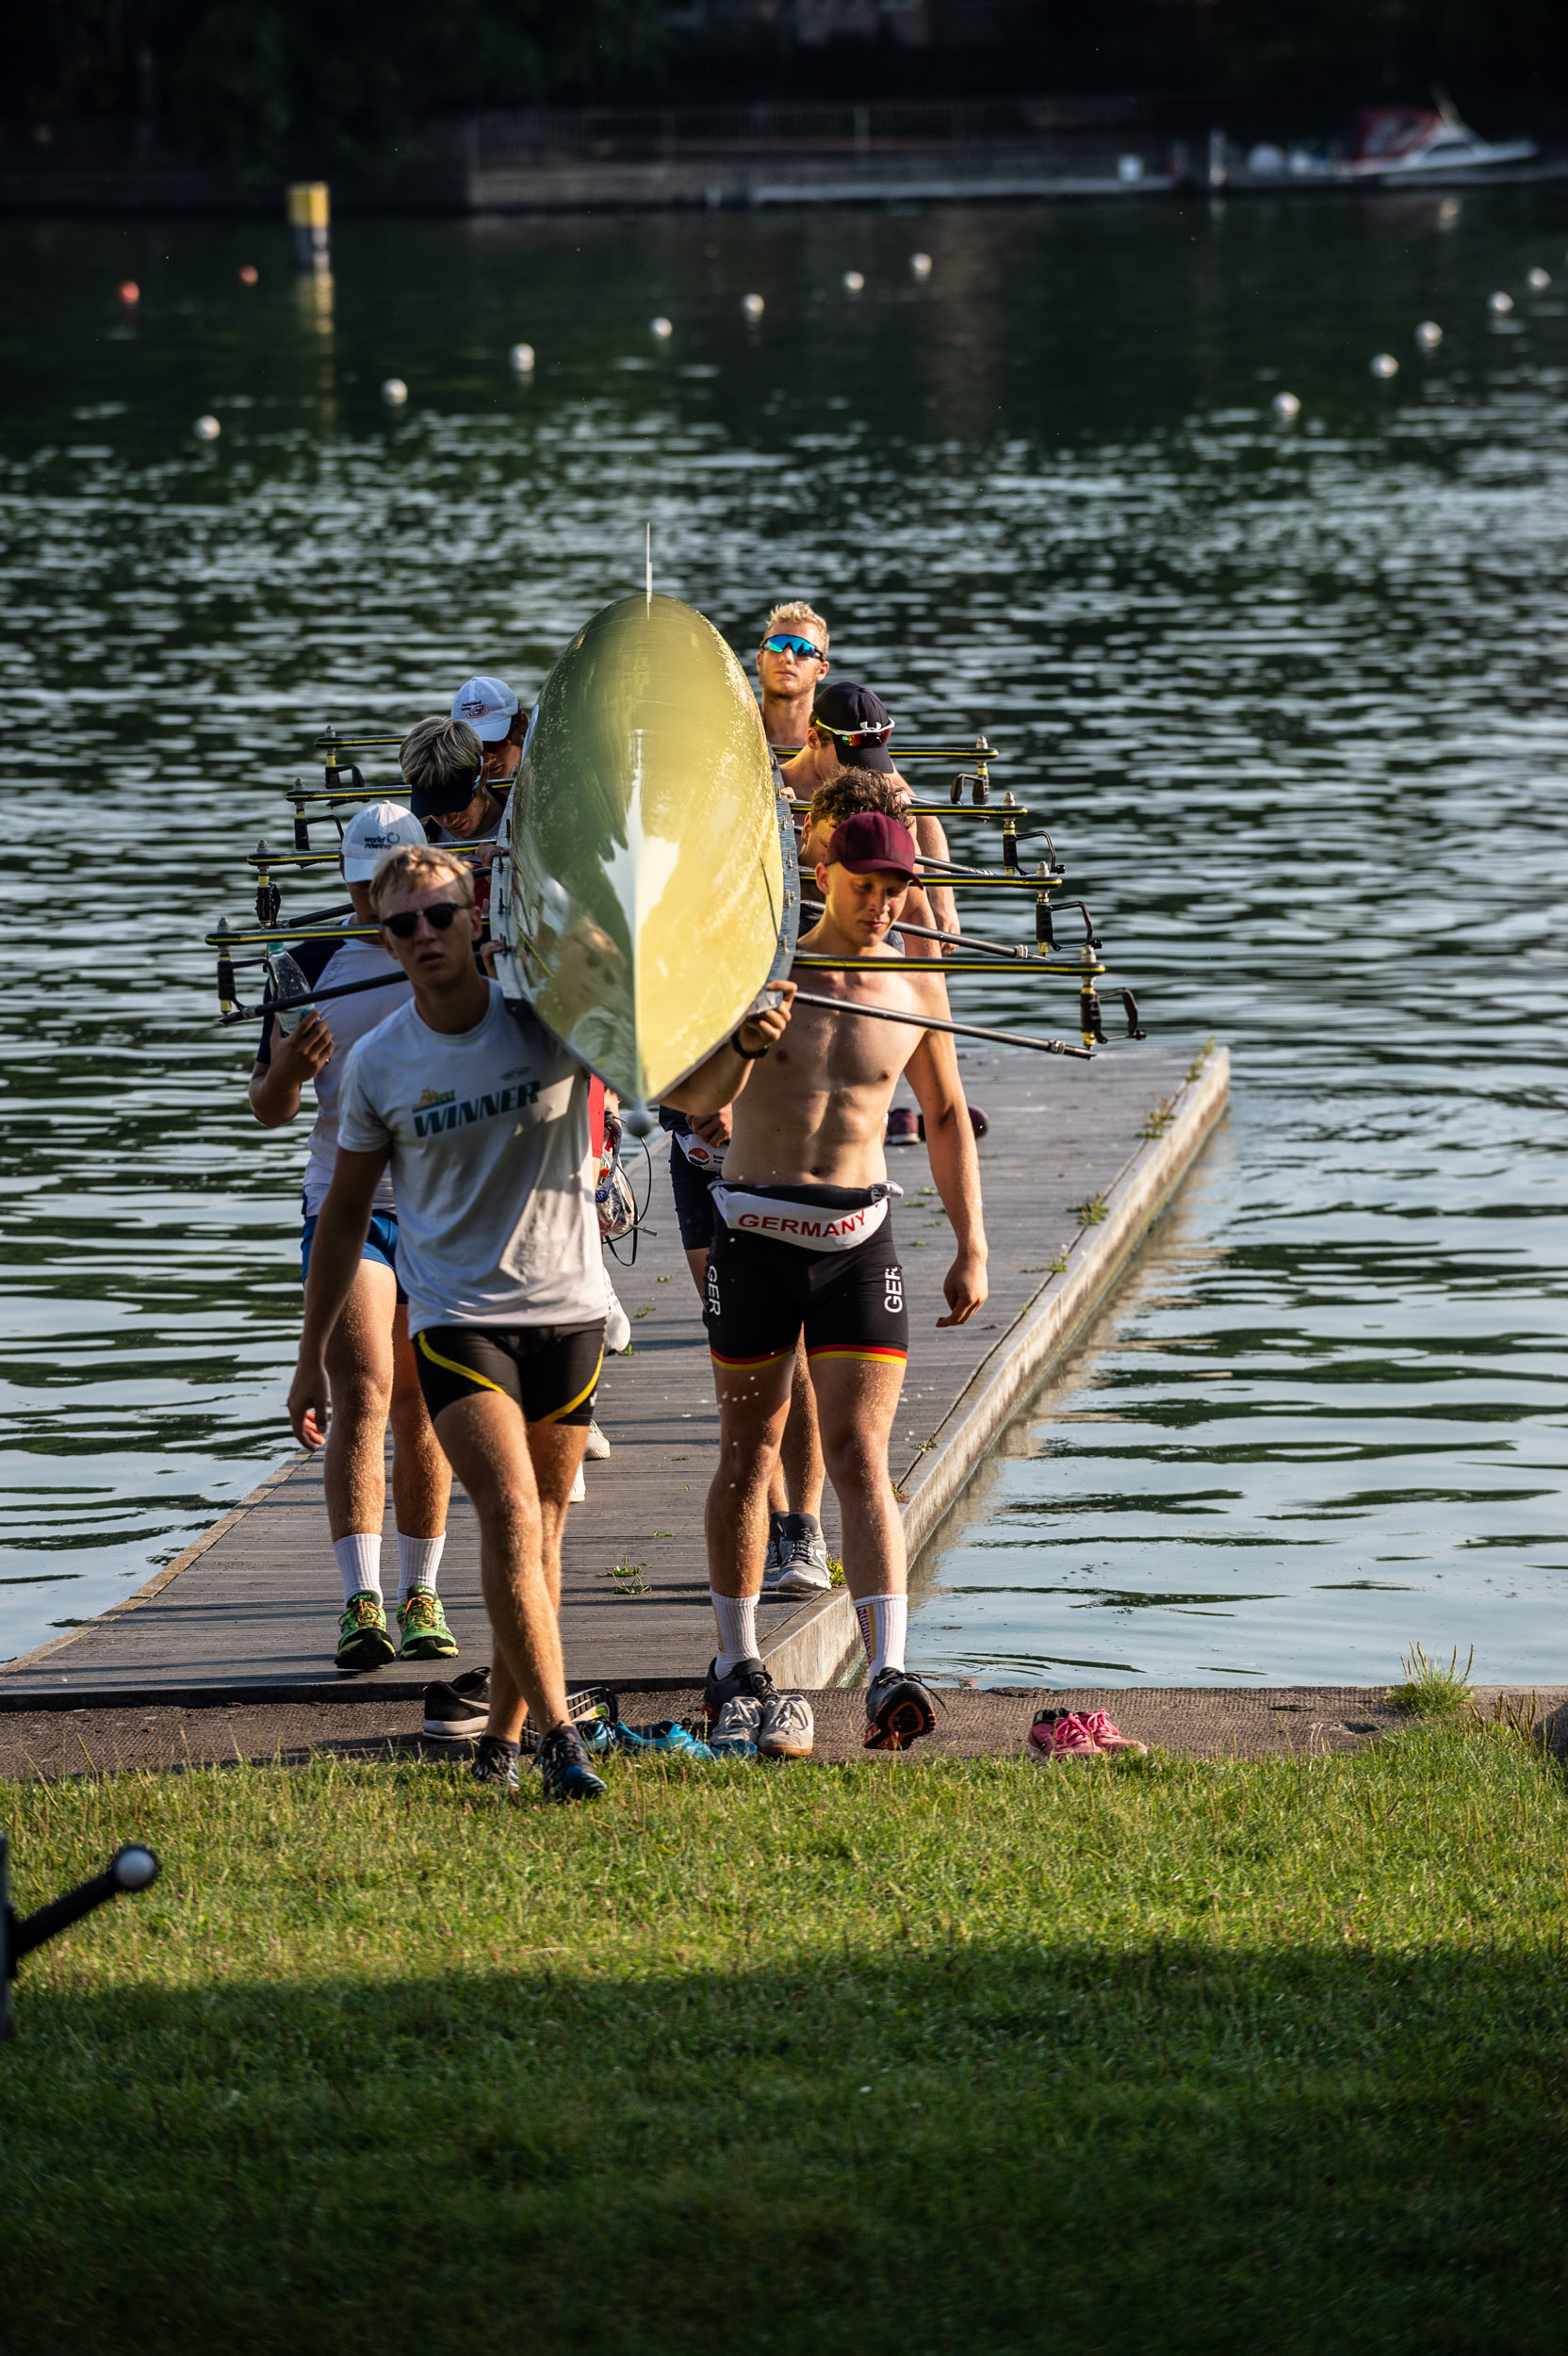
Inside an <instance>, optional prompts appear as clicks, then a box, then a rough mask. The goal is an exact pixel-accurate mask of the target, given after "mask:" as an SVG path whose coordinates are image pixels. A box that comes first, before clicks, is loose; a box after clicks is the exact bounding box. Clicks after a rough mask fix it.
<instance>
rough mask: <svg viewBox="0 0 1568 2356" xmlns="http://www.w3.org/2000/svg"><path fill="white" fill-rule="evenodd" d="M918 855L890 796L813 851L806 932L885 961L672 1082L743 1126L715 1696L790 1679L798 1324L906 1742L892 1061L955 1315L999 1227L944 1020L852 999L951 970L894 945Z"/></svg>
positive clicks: (860, 1585) (929, 1710)
mask: <svg viewBox="0 0 1568 2356" xmlns="http://www.w3.org/2000/svg"><path fill="white" fill-rule="evenodd" d="M915 875H916V852H915V845H914V842H913V840H912V838H911V836H910V835H909V832H908V830H907V827H905V826H901V825H900V824H899V823H898V822H897V821H896V820H895V819H891V818H889V817H887V816H886V815H884V814H883V813H882V812H880V811H867V812H864V813H861V814H859V815H857V816H855V817H852V818H849V819H846V820H845V821H844V823H843V824H842V825H841V826H839V827H838V828H837V829H836V830H835V832H834V834H833V836H832V839H831V840H830V842H829V843H828V845H827V856H826V858H825V859H824V860H823V861H822V863H821V864H820V865H819V866H818V868H817V886H818V892H819V894H820V896H821V897H822V899H823V901H824V903H825V913H824V915H823V917H822V919H821V922H820V923H819V924H816V925H815V926H814V927H813V929H812V930H811V931H810V932H809V933H808V934H807V935H806V936H805V938H804V939H803V940H802V941H801V943H800V946H801V949H802V950H803V951H806V952H815V953H816V954H818V955H821V956H825V957H873V958H874V959H876V960H877V961H878V962H879V963H880V962H884V961H885V962H886V964H887V967H888V972H887V973H886V975H885V976H884V975H883V974H881V973H844V974H832V973H817V972H813V973H812V974H811V983H812V986H813V989H814V990H816V991H818V992H820V994H822V995H824V996H827V997H832V998H835V999H837V1000H839V1001H840V1002H841V1005H842V1006H843V1007H844V1008H845V1010H846V1011H845V1012H843V1013H841V1014H831V1015H830V1014H827V1013H826V1012H825V1011H823V1010H821V1009H819V1008H817V1007H815V1006H811V1007H802V1008H800V1009H799V1010H798V1011H794V1010H793V1009H792V1000H793V996H794V988H795V986H794V985H793V984H792V983H786V984H785V985H783V987H782V990H781V992H780V996H781V999H782V1002H783V1003H782V1004H781V1005H780V1006H778V1007H776V1008H770V1009H769V1010H768V1011H767V1012H765V1013H763V1014H761V1015H759V1016H754V1017H748V1019H747V1020H746V1021H745V1022H743V1023H742V1024H741V1025H740V1027H739V1029H738V1030H737V1031H736V1032H735V1034H734V1037H733V1038H732V1039H730V1040H729V1041H728V1043H727V1045H725V1046H723V1047H721V1048H720V1049H718V1051H717V1052H716V1053H715V1054H714V1055H711V1056H710V1057H709V1059H708V1061H707V1062H706V1063H705V1064H703V1065H701V1066H699V1068H698V1069H697V1071H696V1072H694V1073H693V1074H692V1075H691V1077H690V1078H689V1079H687V1080H686V1081H685V1082H683V1083H682V1085H681V1086H680V1088H677V1089H673V1090H672V1091H671V1096H672V1099H673V1100H674V1101H675V1102H676V1103H677V1104H680V1105H681V1106H682V1108H683V1109H684V1110H685V1111H686V1112H687V1113H689V1114H693V1115H697V1116H701V1115H705V1114H707V1113H709V1112H710V1111H711V1110H714V1109H716V1108H717V1107H718V1105H720V1104H725V1103H728V1104H732V1106H733V1121H734V1137H733V1139H732V1142H731V1144H730V1148H729V1152H728V1154H727V1158H726V1162H725V1174H724V1179H723V1182H722V1184H721V1185H720V1186H717V1187H715V1189H714V1191H713V1203H714V1208H715V1211H716V1213H717V1217H716V1219H715V1221H714V1228H713V1244H712V1250H711V1254H710V1257H709V1263H708V1286H709V1292H708V1301H709V1311H708V1338H709V1348H710V1350H711V1355H712V1360H713V1379H714V1387H715V1389H716V1391H717V1394H718V1401H719V1426H720V1451H721V1452H720V1462H719V1467H718V1470H717V1472H716V1473H715V1475H714V1478H713V1484H712V1487H711V1490H710V1492H709V1498H708V1511H707V1535H708V1562H709V1581H710V1590H711V1595H712V1601H713V1610H714V1615H715V1617H716V1619H717V1621H718V1625H719V1636H720V1649H719V1651H718V1653H717V1655H716V1656H715V1658H714V1661H713V1662H712V1665H711V1668H710V1670H709V1672H708V1678H707V1683H706V1687H705V1691H704V1696H703V1699H704V1708H705V1710H707V1711H708V1713H709V1715H710V1716H711V1718H713V1719H715V1720H717V1719H720V1718H721V1717H722V1715H723V1713H724V1711H725V1710H726V1709H727V1708H730V1709H731V1719H730V1724H731V1725H732V1726H733V1725H736V1723H737V1721H738V1720H739V1719H740V1718H742V1716H743V1714H745V1713H748V1712H749V1711H750V1710H755V1713H756V1717H757V1720H758V1721H759V1722H760V1723H761V1724H762V1725H766V1724H767V1723H768V1721H769V1719H770V1716H771V1717H773V1718H774V1719H775V1720H777V1718H778V1717H779V1715H780V1714H781V1712H782V1711H783V1710H785V1709H786V1708H787V1706H788V1705H789V1704H791V1703H793V1704H794V1705H795V1707H796V1709H797V1710H801V1711H804V1710H806V1705H805V1703H804V1702H803V1701H802V1700H801V1698H800V1697H799V1696H798V1695H780V1694H778V1693H776V1691H775V1688H774V1684H773V1680H772V1678H771V1677H769V1675H768V1672H767V1670H766V1669H765V1668H764V1667H763V1665H762V1662H761V1661H760V1659H759V1658H758V1654H757V1598H758V1593H759V1590H760V1586H761V1574H762V1550H763V1542H764V1533H765V1530H766V1520H765V1513H766V1499H767V1484H768V1475H769V1472H770V1470H771V1468H772V1464H773V1460H774V1457H775V1455H776V1452H777V1448H778V1442H779V1435H780V1433H781V1432H782V1431H783V1426H784V1417H785V1414H786V1412H787V1409H788V1404H789V1387H790V1369H791V1366H792V1363H793V1359H794V1352H795V1344H796V1340H797V1337H799V1336H800V1335H801V1334H802V1333H804V1337H805V1343H806V1350H807V1355H808V1358H809V1362H810V1367H811V1378H812V1382H813V1383H814V1385H815V1388H816V1394H817V1406H818V1414H819V1417H820V1420H821V1426H822V1435H823V1447H824V1450H825V1454H826V1458H827V1469H828V1475H829V1478H830V1479H831V1481H832V1482H833V1486H834V1488H835V1490H836V1491H837V1493H838V1497H839V1504H840V1509H841V1513H842V1518H843V1560H844V1576H845V1579H846V1580H847V1583H848V1586H849V1592H850V1595H851V1596H852V1597H853V1599H854V1602H855V1607H856V1612H857V1614H858V1619H859V1623H860V1633H861V1637H862V1640H863V1642H864V1644H865V1647H866V1657H867V1669H868V1684H867V1689H866V1722H867V1723H866V1737H865V1739H866V1744H867V1747H868V1748H870V1749H874V1750H897V1749H902V1748H904V1747H905V1746H906V1745H907V1743H909V1742H913V1741H915V1740H916V1739H917V1737H919V1736H920V1735H923V1734H927V1733H929V1732H930V1730H931V1727H932V1726H933V1725H934V1724H935V1722H936V1721H935V1711H934V1708H933V1704H932V1699H931V1696H930V1694H929V1693H928V1692H927V1690H926V1688H925V1687H924V1685H923V1684H922V1682H921V1681H920V1679H919V1678H918V1677H911V1676H910V1675H909V1673H908V1671H907V1668H906V1666H905V1661H904V1651H905V1634H906V1627H907V1617H908V1599H907V1562H906V1555H905V1546H904V1527H903V1524H902V1522H901V1520H900V1518H899V1513H898V1507H897V1504H896V1502H895V1500H894V1497H893V1489H892V1481H891V1478H890V1473H889V1469H888V1443H889V1438H890V1433H891V1431H892V1423H893V1417H894V1415H895V1414H896V1413H897V1409H898V1400H899V1395H900V1392H901V1390H902V1388H903V1383H904V1366H905V1360H906V1357H907V1349H908V1317H907V1311H906V1308H905V1302H904V1279H903V1272H902V1270H901V1268H900V1267H899V1264H898V1258H897V1254H896V1252H895V1251H894V1249H893V1241H892V1232H891V1223H890V1196H891V1194H892V1193H893V1192H894V1191H895V1190H894V1189H892V1188H890V1186H889V1184H888V1177H887V1165H886V1162H885V1161H884V1158H883V1153H882V1124H883V1118H884V1115H885V1114H886V1111H887V1108H888V1104H889V1100H890V1097H891V1095H892V1092H893V1088H894V1086H895V1084H896V1082H897V1080H898V1077H899V1074H900V1072H907V1074H908V1078H909V1084H910V1086H911V1088H913V1089H914V1092H915V1095H916V1098H917V1100H918V1101H919V1103H920V1105H921V1108H922V1110H923V1113H924V1116H925V1130H926V1142H927V1149H928V1151H929V1153H930V1156H931V1170H932V1175H933V1177H934V1178H935V1179H936V1182H937V1188H938V1192H939V1194H940V1196H941V1199H942V1204H943V1208H944V1209H945V1210H946V1212H947V1215H948V1218H949V1219H950V1220H951V1222H952V1226H953V1231H954V1237H955V1241H956V1247H957V1249H956V1256H955V1258H954V1262H953V1265H952V1267H951V1268H950V1269H949V1270H948V1273H947V1276H946V1279H945V1281H944V1284H943V1292H944V1294H945V1297H946V1300H947V1305H948V1314H947V1316H946V1317H940V1318H939V1319H938V1323H939V1325H944V1326H945V1325H963V1324H966V1323H967V1322H968V1320H969V1319H970V1318H971V1317H972V1316H973V1315H974V1313H975V1311H976V1310H977V1309H978V1308H979V1307H981V1305H982V1304H983V1302H984V1301H985V1300H986V1295H987V1282H986V1258H987V1253H986V1240H985V1233H984V1228H983V1223H982V1216H981V1205H980V1172H979V1163H978V1160H977V1157H976V1154H975V1148H974V1136H973V1132H972V1128H971V1126H970V1123H969V1120H968V1117H967V1113H966V1110H965V1105H964V1097H963V1090H962V1088H960V1087H959V1084H958V1067H957V1058H956V1054H955V1052H954V1048H953V1043H952V1040H951V1039H949V1038H948V1036H947V1035H946V1034H945V1033H942V1032H935V1031H925V1032H923V1031H921V1030H919V1029H916V1028H915V1027H913V1026H907V1025H905V1024H903V1023H882V1022H878V1021H876V1020H874V1019H871V1020H865V1019H861V1020H857V1019H856V1018H855V1016H854V1014H853V1012H852V1011H850V1010H851V1009H853V1008H854V1007H855V1006H857V1005H867V1006H887V1007H889V1008H890V1009H894V1010H897V1011H899V1012H904V1013H910V1014H915V1015H924V1016H927V1017H931V1018H937V1017H939V1014H940V1011H941V1004H942V1000H943V998H944V996H945V993H944V992H943V991H942V987H941V983H940V980H939V973H937V972H935V971H931V970H929V967H928V965H927V970H925V971H921V970H919V969H917V967H916V965H915V961H914V960H912V959H911V960H907V961H906V960H905V959H903V958H900V957H896V956H895V954H894V953H893V952H892V951H891V950H890V948H889V946H888V935H889V933H890V931H891V930H892V929H893V927H894V925H895V924H896V923H897V920H898V916H899V913H900V910H901V909H902V908H903V906H904V903H905V899H906V896H907V892H908V890H909V887H910V884H911V883H912V882H913V880H914V878H915ZM808 1714H809V1713H808Z"/></svg>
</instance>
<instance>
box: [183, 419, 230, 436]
mask: <svg viewBox="0 0 1568 2356" xmlns="http://www.w3.org/2000/svg"><path fill="white" fill-rule="evenodd" d="M191 430H192V432H193V433H194V434H195V436H196V439H197V440H198V441H199V442H216V441H217V439H218V436H219V435H220V434H221V433H222V431H223V429H222V427H221V425H220V424H219V422H218V420H217V418H216V417H198V418H197V420H196V423H195V425H194V426H193V428H192V429H191Z"/></svg>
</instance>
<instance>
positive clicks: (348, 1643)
mask: <svg viewBox="0 0 1568 2356" xmlns="http://www.w3.org/2000/svg"><path fill="white" fill-rule="evenodd" d="M456 1649H457V1647H456V1645H455V1644H454V1645H453V1647H452V1650H453V1651H454V1652H455V1651H456ZM334 1658H335V1661H336V1664H337V1667H338V1668H339V1669H341V1670H342V1672H343V1674H344V1675H345V1677H349V1676H357V1675H358V1674H359V1672H360V1671H362V1670H364V1669H384V1668H385V1666H386V1664H387V1662H388V1661H393V1660H396V1658H397V1646H396V1645H395V1644H393V1642H392V1639H391V1637H390V1636H388V1634H387V1633H386V1613H385V1612H384V1610H383V1608H382V1600H381V1597H380V1596H379V1595H377V1593H376V1591H375V1589H374V1588H373V1587H362V1588H361V1589H360V1591H359V1593H358V1595H351V1596H350V1597H349V1600H348V1602H347V1603H346V1604H345V1605H344V1607H343V1613H342V1617H341V1618H340V1619H339V1621H338V1623H337V1651H336V1653H335V1656H334Z"/></svg>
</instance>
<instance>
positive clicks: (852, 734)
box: [813, 720, 898, 744]
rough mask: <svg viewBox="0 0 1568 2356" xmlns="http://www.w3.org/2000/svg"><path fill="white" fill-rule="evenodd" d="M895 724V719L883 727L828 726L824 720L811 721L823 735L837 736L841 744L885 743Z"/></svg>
mask: <svg viewBox="0 0 1568 2356" xmlns="http://www.w3.org/2000/svg"><path fill="white" fill-rule="evenodd" d="M897 725H898V724H897V722H896V721H894V720H890V721H889V722H888V724H887V726H886V727H885V728H830V727H829V726H828V724H827V722H826V721H825V720H817V721H815V722H814V723H813V726H814V727H816V728H821V730H822V732H823V734H824V735H825V736H834V737H837V738H838V741H839V743H840V744H886V743H887V741H888V739H889V737H890V736H891V734H892V732H893V729H894V728H896V726H897Z"/></svg>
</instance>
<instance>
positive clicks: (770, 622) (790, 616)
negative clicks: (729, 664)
mask: <svg viewBox="0 0 1568 2356" xmlns="http://www.w3.org/2000/svg"><path fill="white" fill-rule="evenodd" d="M791 624H793V625H794V627H795V629H796V630H821V632H822V650H823V652H824V654H825V653H826V652H827V624H826V623H825V621H824V620H823V618H822V615H821V614H819V613H818V612H817V610H816V608H815V606H810V605H808V604H807V602H806V600H805V598H804V597H793V598H792V599H791V601H790V603H789V604H788V605H776V606H775V607H774V610H773V612H772V613H771V614H769V615H768V618H767V620H766V621H765V622H764V623H763V625H762V636H763V637H764V638H766V637H768V636H769V635H770V633H771V632H772V631H774V630H783V629H787V628H788V627H789V626H790V625H791Z"/></svg>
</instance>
